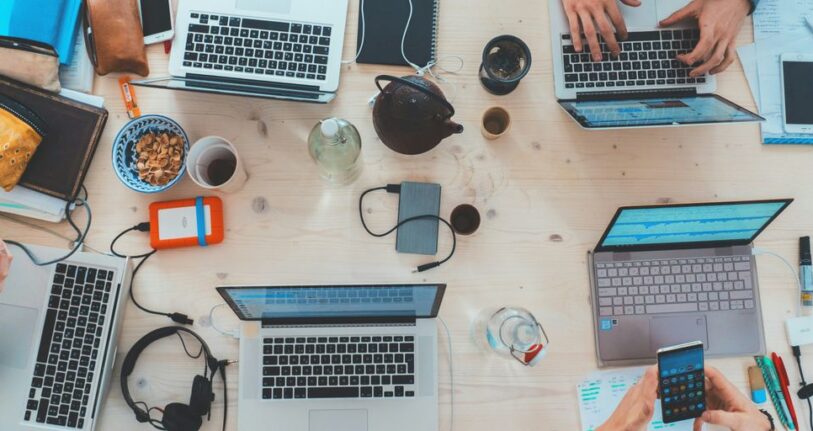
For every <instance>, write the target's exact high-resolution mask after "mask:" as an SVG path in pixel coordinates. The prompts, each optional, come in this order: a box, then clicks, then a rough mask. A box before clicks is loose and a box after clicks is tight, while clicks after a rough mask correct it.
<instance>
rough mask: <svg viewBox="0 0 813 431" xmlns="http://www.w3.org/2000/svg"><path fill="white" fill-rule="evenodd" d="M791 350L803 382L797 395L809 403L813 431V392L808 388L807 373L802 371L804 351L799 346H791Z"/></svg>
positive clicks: (809, 422) (808, 410) (808, 408)
mask: <svg viewBox="0 0 813 431" xmlns="http://www.w3.org/2000/svg"><path fill="white" fill-rule="evenodd" d="M791 348H792V349H793V357H794V358H796V365H798V366H799V379H800V380H801V383H800V384H799V386H800V389H799V392H797V394H796V395H797V396H798V397H799V398H801V399H803V400H805V401H807V412H808V414H809V416H810V419H809V421H808V424H809V425H810V429H811V430H813V403H811V402H810V396H811V395H813V391H811V389H810V388H808V387H807V381H806V380H805V372H804V370H802V349H800V348H799V346H791Z"/></svg>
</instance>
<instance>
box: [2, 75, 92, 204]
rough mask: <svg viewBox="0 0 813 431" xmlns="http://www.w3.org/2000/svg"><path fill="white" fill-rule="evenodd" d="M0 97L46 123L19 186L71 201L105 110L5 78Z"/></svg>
mask: <svg viewBox="0 0 813 431" xmlns="http://www.w3.org/2000/svg"><path fill="white" fill-rule="evenodd" d="M0 94H2V95H4V96H6V97H10V98H12V99H14V100H17V101H19V102H20V103H22V104H24V105H25V106H27V107H28V108H29V109H31V110H32V111H34V113H36V114H37V115H38V116H39V117H40V118H41V119H42V120H43V121H44V122H45V124H46V130H45V137H44V138H43V139H42V142H41V143H40V146H39V148H37V152H36V153H34V157H32V158H31V162H29V164H28V167H27V168H26V170H25V173H24V174H23V177H22V179H21V180H20V183H19V184H20V185H21V186H25V187H27V188H29V189H31V190H34V191H38V192H40V193H44V194H47V195H49V196H53V197H57V198H60V199H63V200H66V201H72V200H74V199H75V198H76V195H77V194H78V193H79V189H80V187H81V185H82V182H83V181H84V179H85V175H86V174H87V171H88V168H90V162H91V161H92V160H93V154H94V153H95V151H96V145H97V144H98V143H99V138H100V137H101V135H102V131H103V130H104V125H105V123H106V122H107V110H105V109H104V108H98V107H95V106H91V105H88V104H85V103H81V102H78V101H75V100H72V99H68V98H66V97H63V96H60V95H55V94H52V93H48V92H46V91H44V90H40V89H38V88H34V87H30V86H28V85H25V84H22V83H19V82H16V81H12V80H10V79H7V78H0Z"/></svg>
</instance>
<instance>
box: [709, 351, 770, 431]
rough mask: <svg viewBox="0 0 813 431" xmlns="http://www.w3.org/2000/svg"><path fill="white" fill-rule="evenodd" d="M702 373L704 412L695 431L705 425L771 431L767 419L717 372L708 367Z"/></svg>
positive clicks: (733, 429)
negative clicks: (703, 379)
mask: <svg viewBox="0 0 813 431" xmlns="http://www.w3.org/2000/svg"><path fill="white" fill-rule="evenodd" d="M705 373H706V407H707V410H706V411H705V412H703V416H701V417H699V418H697V419H695V421H694V431H701V430H702V429H703V424H704V423H708V424H713V425H721V426H724V427H727V428H730V429H731V430H732V431H768V430H770V429H771V424H770V422H769V421H768V418H767V417H766V416H765V415H764V414H762V412H760V411H759V410H757V408H756V407H755V406H754V404H753V403H752V402H751V400H749V399H748V398H747V397H746V396H745V395H743V394H742V392H740V391H739V390H738V389H737V388H736V387H734V385H732V384H731V382H729V381H728V380H727V379H726V378H725V376H723V375H722V374H721V373H720V372H719V371H717V369H716V368H711V367H707V368H706V369H705Z"/></svg>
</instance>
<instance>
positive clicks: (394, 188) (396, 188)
mask: <svg viewBox="0 0 813 431" xmlns="http://www.w3.org/2000/svg"><path fill="white" fill-rule="evenodd" d="M379 190H386V191H387V193H394V194H398V193H400V192H401V186H400V185H398V184H388V185H387V186H385V187H375V188H372V189H368V190H365V191H364V193H362V194H361V196H360V197H359V218H360V219H361V225H362V226H364V230H366V231H367V233H368V234H370V235H372V236H374V237H376V238H383V237H385V236H387V235H390V234H392V233H393V232H395V231H397V230H398V228H399V227H401V226H403V225H405V224H407V223H411V222H413V221H416V220H427V219H431V220H438V221H441V222H443V224H445V225H446V226H447V227H448V228H449V230H450V231H451V232H452V250H451V251H450V252H449V255H448V256H446V258H445V259H443V260H439V261H437V262H432V263H426V264H423V265H420V266H418V268H417V269H416V270H415V272H424V271H427V270H430V269H432V268H437V267H438V266H440V265H443V264H444V263H446V262H448V261H449V259H451V258H452V256H454V253H455V250H456V249H457V234H456V233H455V231H454V228H453V227H452V224H451V223H449V222H448V221H446V220H445V219H444V218H442V217H439V216H436V215H433V214H426V215H419V216H415V217H409V218H406V219H404V220H401V221H400V222H398V224H396V225H395V226H394V227H393V228H392V229H390V230H388V231H386V232H384V233H375V232H373V231H371V230H370V228H369V227H367V222H365V221H364V197H365V196H367V194H369V193H371V192H375V191H379Z"/></svg>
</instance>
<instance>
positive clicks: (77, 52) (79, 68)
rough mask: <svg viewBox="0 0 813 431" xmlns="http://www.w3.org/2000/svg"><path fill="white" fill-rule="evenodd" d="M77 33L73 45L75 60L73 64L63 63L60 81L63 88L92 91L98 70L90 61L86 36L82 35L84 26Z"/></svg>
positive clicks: (60, 69)
mask: <svg viewBox="0 0 813 431" xmlns="http://www.w3.org/2000/svg"><path fill="white" fill-rule="evenodd" d="M77 33H78V34H77V35H76V44H75V45H74V47H73V60H71V64H67V65H65V64H63V65H62V66H60V67H59V82H60V83H61V84H62V88H70V89H71V90H76V91H81V92H83V93H90V92H92V91H93V78H94V77H95V76H96V71H95V70H93V63H91V62H90V57H88V53H87V49H85V38H84V37H83V36H82V28H81V26H80V27H79V30H78V32H77Z"/></svg>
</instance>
